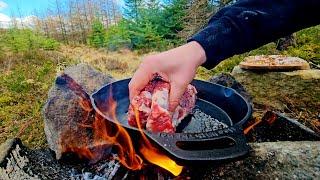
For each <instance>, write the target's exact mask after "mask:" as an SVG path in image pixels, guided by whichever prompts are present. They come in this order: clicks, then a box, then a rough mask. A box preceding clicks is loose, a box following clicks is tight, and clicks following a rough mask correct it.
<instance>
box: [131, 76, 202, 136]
mask: <svg viewBox="0 0 320 180" xmlns="http://www.w3.org/2000/svg"><path fill="white" fill-rule="evenodd" d="M169 94H170V84H169V83H168V82H165V81H163V80H159V79H157V80H153V81H151V82H150V83H149V84H148V85H147V86H146V87H145V88H144V89H143V90H142V91H141V92H140V94H139V95H138V96H136V97H134V98H133V100H132V102H131V104H130V106H129V110H128V123H129V125H131V126H134V127H137V120H136V117H135V113H134V108H136V109H137V110H138V112H139V120H140V122H139V124H140V125H141V127H142V128H145V129H147V130H148V131H151V132H166V133H174V132H175V130H176V127H177V126H178V125H179V124H180V123H181V121H182V120H183V119H184V118H185V117H186V116H187V115H188V114H189V113H190V112H191V111H192V109H193V108H194V106H195V103H196V94H197V90H196V88H195V87H194V86H192V85H190V84H189V85H188V87H187V89H186V91H185V92H184V94H183V96H182V98H181V100H180V102H179V105H178V107H177V108H176V110H175V111H174V112H173V113H170V112H169Z"/></svg>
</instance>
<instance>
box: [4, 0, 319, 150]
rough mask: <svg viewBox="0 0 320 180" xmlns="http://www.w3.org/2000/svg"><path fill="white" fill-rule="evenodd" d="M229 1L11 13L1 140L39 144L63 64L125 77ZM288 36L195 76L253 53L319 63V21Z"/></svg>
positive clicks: (77, 5) (128, 0) (171, 0)
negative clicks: (281, 43) (290, 40)
mask: <svg viewBox="0 0 320 180" xmlns="http://www.w3.org/2000/svg"><path fill="white" fill-rule="evenodd" d="M235 2H236V1H235V0H124V1H123V2H122V3H120V2H119V1H116V0H80V1H78V0H68V1H58V0H54V1H52V2H50V6H48V7H47V9H46V10H43V9H42V10H38V9H35V10H34V12H33V16H32V18H31V20H30V21H29V22H28V23H26V22H24V21H22V19H23V18H22V14H20V13H16V14H14V13H13V14H11V19H12V21H11V22H10V24H9V25H8V24H7V25H3V27H2V28H1V26H0V52H1V53H0V66H1V68H0V84H1V86H0V94H1V96H0V134H1V136H0V143H2V142H4V141H5V140H6V139H7V138H10V137H16V136H18V137H20V138H21V139H22V140H23V142H24V143H26V144H27V145H28V146H31V147H44V146H46V141H45V136H44V132H43V119H42V115H41V109H42V107H43V105H44V103H45V101H46V98H47V93H48V91H49V89H50V87H51V85H52V83H53V82H54V79H55V77H56V75H57V74H58V73H60V72H61V71H63V69H64V68H65V67H67V66H70V65H74V64H78V63H88V64H90V65H92V66H93V67H95V68H97V69H98V70H100V71H103V72H105V73H108V74H110V75H112V76H113V77H115V78H116V79H123V78H127V77H131V76H132V74H133V73H134V72H135V70H136V69H137V67H138V65H139V64H140V62H141V59H142V58H143V56H145V55H147V54H153V53H157V52H161V51H164V50H168V49H171V48H173V47H177V46H179V45H181V44H184V43H186V41H187V39H188V38H190V37H191V36H192V35H193V34H195V33H196V32H198V31H199V30H201V29H202V28H203V27H204V26H205V25H206V23H207V22H208V20H209V19H210V17H212V16H213V15H214V14H215V13H216V12H217V11H219V10H220V9H222V8H223V7H225V6H228V5H231V4H233V3H235ZM18 12H19V11H18ZM292 36H293V37H294V44H292V45H290V46H288V47H286V48H285V49H281V50H279V48H277V47H278V41H275V42H272V43H269V44H267V45H264V46H262V47H260V48H258V49H255V50H253V51H250V52H247V53H243V54H240V55H235V56H233V57H231V58H228V59H227V60H225V61H223V62H222V63H220V64H219V65H218V66H217V67H215V68H213V69H210V70H208V69H205V68H202V67H201V68H199V69H198V71H197V76H196V78H198V79H205V80H207V79H209V78H210V77H212V76H213V75H216V74H218V73H221V72H227V73H228V72H231V71H232V69H233V68H234V66H236V65H238V64H239V63H240V62H241V61H242V60H243V59H244V57H247V56H250V55H260V54H266V55H268V54H282V55H290V56H297V57H301V58H303V59H305V60H307V61H308V62H310V63H312V64H314V65H315V66H317V67H319V65H320V53H319V52H320V26H319V25H318V26H314V27H311V28H308V29H304V30H301V31H299V32H296V33H294V34H293V35H292ZM316 98H318V99H316V101H317V100H319V98H320V97H316ZM319 101H320V100H319ZM316 105H318V104H316Z"/></svg>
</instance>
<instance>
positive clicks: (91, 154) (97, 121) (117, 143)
mask: <svg viewBox="0 0 320 180" xmlns="http://www.w3.org/2000/svg"><path fill="white" fill-rule="evenodd" d="M59 81H63V82H64V84H65V85H66V86H67V87H69V88H70V89H71V90H72V91H74V92H75V93H76V94H77V95H79V96H80V97H81V99H80V101H79V105H80V106H81V107H82V108H83V109H84V110H85V111H87V112H88V114H91V112H92V111H93V107H92V105H91V102H90V97H89V95H88V94H87V93H86V92H85V91H84V90H83V89H82V87H81V86H80V85H79V84H77V83H76V82H75V81H74V80H73V79H72V78H71V77H69V76H68V75H66V74H63V75H62V76H60V78H59ZM109 97H112V95H110V96H109ZM103 107H105V108H104V109H103V110H102V111H103V113H104V114H106V116H107V117H109V118H111V119H112V120H114V121H116V123H115V124H112V123H110V122H108V121H107V120H105V119H104V118H103V117H102V116H101V115H100V114H99V113H96V112H94V113H93V114H94V121H93V122H92V125H90V124H83V126H86V127H87V128H89V129H92V132H93V142H94V144H95V146H99V145H100V144H101V143H100V142H109V143H110V144H111V145H112V146H113V147H114V148H115V149H116V153H117V159H118V160H119V162H120V163H121V164H122V165H123V166H124V167H126V168H128V169H130V170H141V169H142V168H143V165H144V162H143V159H142V157H140V156H141V155H143V158H144V159H146V160H147V161H148V162H150V163H152V164H155V165H158V166H160V167H162V168H164V169H166V170H168V171H169V172H171V173H172V174H173V175H175V176H178V175H179V174H180V173H181V171H182V168H183V167H182V166H179V165H177V164H176V163H175V161H173V160H172V159H170V158H169V157H168V156H166V155H165V154H164V153H162V152H161V151H160V150H159V149H157V148H156V147H155V146H153V145H152V143H151V142H150V141H149V140H148V138H147V137H146V136H145V134H144V132H143V130H142V128H141V127H140V126H138V129H139V132H140V134H141V137H142V138H141V139H139V140H138V144H139V145H138V146H139V147H138V149H139V151H140V153H141V155H139V154H137V152H136V150H135V148H134V145H133V140H132V137H130V135H129V133H128V132H127V130H126V129H125V128H124V127H122V126H121V125H120V123H119V121H118V120H117V116H116V107H117V102H116V101H115V100H114V99H112V98H108V99H106V102H105V105H104V106H103ZM135 115H136V120H137V124H138V125H140V123H138V122H140V120H139V113H138V112H137V111H136V113H135ZM82 121H83V122H88V120H87V119H85V120H82ZM63 144H65V147H64V148H65V150H64V152H66V153H68V152H72V153H75V155H77V156H78V157H79V158H81V159H85V160H88V161H89V162H91V163H95V162H97V161H99V160H101V159H102V158H103V156H102V155H103V154H104V153H105V148H108V147H105V148H104V147H103V146H101V148H98V150H97V149H94V150H91V149H89V148H87V147H84V148H78V147H74V146H72V144H70V143H63Z"/></svg>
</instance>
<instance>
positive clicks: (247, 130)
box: [243, 119, 262, 134]
mask: <svg viewBox="0 0 320 180" xmlns="http://www.w3.org/2000/svg"><path fill="white" fill-rule="evenodd" d="M261 122H262V120H261V119H259V120H257V121H256V122H254V123H253V124H252V125H250V126H248V127H246V128H245V129H244V130H243V133H244V134H248V133H249V132H250V131H251V129H253V128H254V127H255V126H256V125H258V124H260V123H261Z"/></svg>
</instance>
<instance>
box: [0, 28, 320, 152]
mask: <svg viewBox="0 0 320 180" xmlns="http://www.w3.org/2000/svg"><path fill="white" fill-rule="evenodd" d="M1 33H3V32H1ZM19 33H21V32H19ZM28 33H30V32H28ZM319 33H320V26H316V27H313V28H309V29H305V30H302V31H300V32H298V33H297V46H296V47H291V48H289V49H288V50H286V51H277V50H275V43H270V44H267V45H265V46H263V47H261V48H258V49H256V50H253V51H250V52H248V53H244V54H241V55H236V56H233V57H231V58H228V59H227V60H225V61H223V62H221V63H220V64H219V65H218V66H217V67H216V68H214V69H212V70H206V69H204V68H199V70H198V72H197V76H196V78H198V79H208V78H210V77H211V76H213V75H215V74H217V73H221V72H230V71H231V70H232V69H233V67H234V66H236V65H237V64H239V62H241V61H242V60H243V58H244V57H246V56H248V55H256V54H286V55H293V56H299V57H301V58H304V59H306V60H308V61H313V62H315V63H318V64H320V62H319V61H320V57H319V55H320V54H319V52H320V42H319V41H320V34H319ZM12 36H13V35H11V36H10V37H12ZM3 37H4V36H1V35H0V51H1V53H0V67H1V68H0V94H1V96H0V134H1V136H0V143H2V142H4V141H5V140H6V139H8V138H12V137H15V136H18V137H20V138H21V139H22V141H23V142H24V143H25V144H26V145H28V146H30V147H33V148H38V147H44V146H46V141H45V135H44V131H43V118H42V114H41V110H42V107H43V105H44V103H45V101H46V99H47V93H48V91H49V88H50V87H51V86H52V83H53V81H54V78H55V76H56V73H57V72H59V71H62V70H63V69H64V67H66V66H68V65H71V64H77V63H80V62H85V63H88V64H90V65H92V66H94V67H95V68H97V69H98V70H101V71H102V72H105V73H108V74H110V75H111V76H113V77H115V78H116V79H123V78H128V77H131V76H132V74H133V73H134V72H135V70H136V69H137V68H138V66H139V64H140V62H141V59H142V56H143V55H140V54H138V53H136V52H132V51H128V50H121V51H115V52H108V51H105V50H103V49H94V48H89V47H87V46H74V47H73V46H66V45H60V47H59V48H58V47H57V44H56V43H55V42H52V40H50V41H48V42H47V41H45V40H43V39H42V40H41V41H45V44H46V45H47V46H48V47H49V48H47V46H45V47H42V46H39V47H34V48H31V49H30V48H24V50H23V51H17V50H20V49H15V48H16V47H19V46H23V47H25V43H31V42H32V44H34V43H33V41H27V42H25V41H23V43H24V44H22V45H19V44H18V45H14V44H8V43H9V42H6V41H5V38H3ZM19 37H20V38H23V37H24V36H23V34H22V35H19ZM36 39H37V38H35V41H36ZM10 43H19V42H18V41H14V42H11V41H10ZM51 47H54V48H51ZM238 78H239V79H240V80H241V82H242V83H243V84H244V85H245V86H246V87H248V91H249V93H251V94H253V96H255V97H256V104H263V103H266V104H269V106H270V107H272V108H278V109H281V110H283V111H287V110H286V107H288V109H290V110H291V111H293V112H294V113H296V114H298V115H299V114H301V116H300V117H301V119H307V117H312V118H313V121H312V122H318V121H317V119H315V115H316V112H317V111H318V109H320V108H319V104H318V102H320V99H319V98H320V97H319V89H317V87H318V86H317V84H315V83H318V84H319V82H318V81H316V82H309V81H303V83H302V81H301V79H299V78H293V79H291V80H288V81H286V79H282V80H281V79H277V78H280V77H276V76H275V77H269V76H267V75H263V76H260V75H256V76H255V75H251V76H250V77H238ZM269 79H270V80H269ZM300 82H301V83H302V84H300ZM274 83H280V85H279V86H271V87H270V86H266V85H267V84H274ZM281 83H283V84H288V86H284V85H281ZM282 91H283V92H282ZM276 92H281V96H279V95H278V94H277V93H276ZM300 98H302V100H301V104H299V103H297V102H300ZM292 104H293V105H292ZM309 111H310V112H309ZM300 112H301V113H300ZM303 116H305V117H306V118H303ZM306 124H307V125H309V126H312V124H310V123H309V124H308V123H306Z"/></svg>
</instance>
